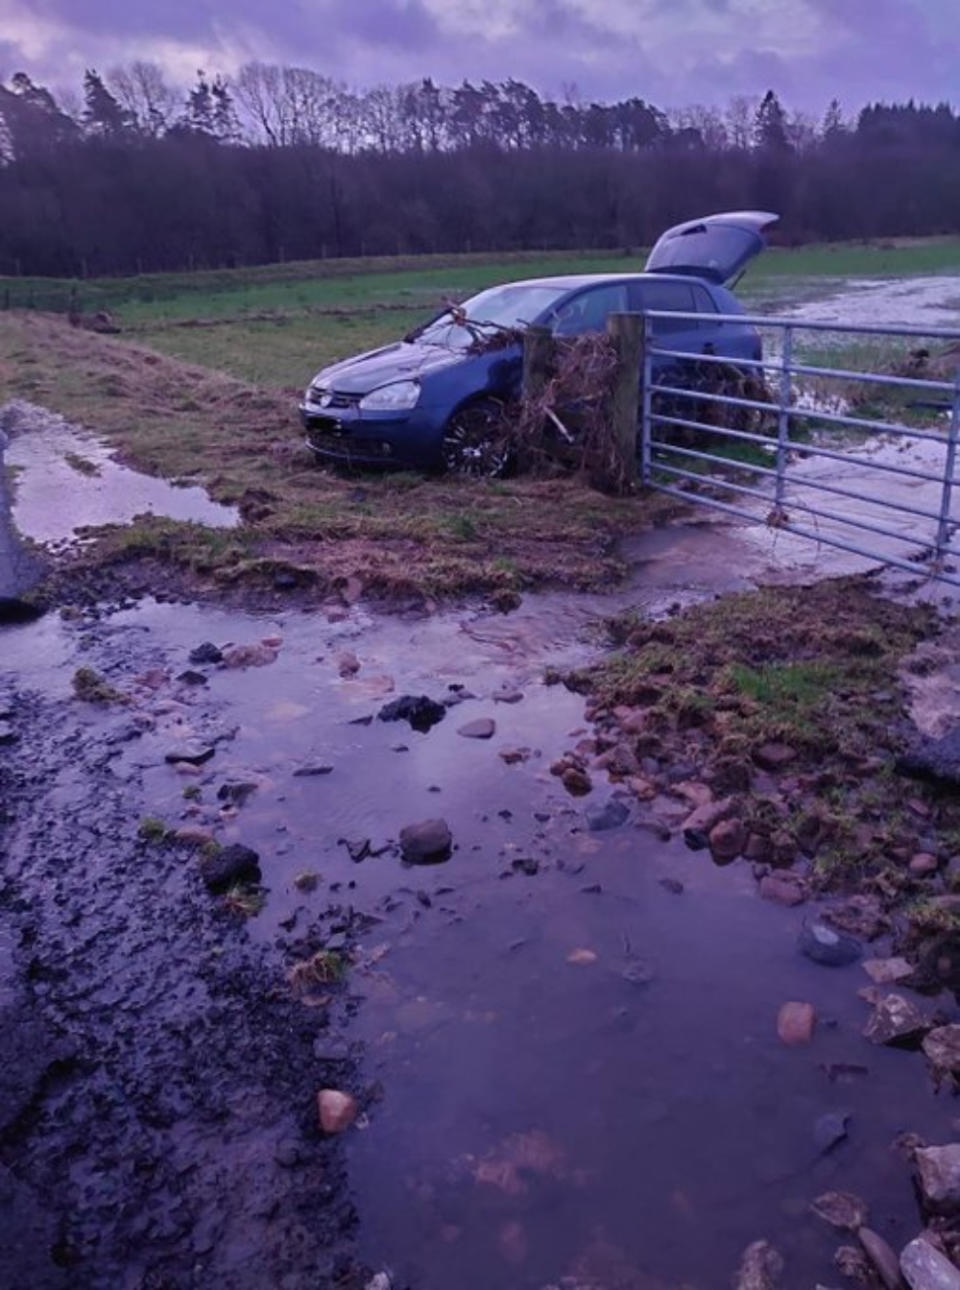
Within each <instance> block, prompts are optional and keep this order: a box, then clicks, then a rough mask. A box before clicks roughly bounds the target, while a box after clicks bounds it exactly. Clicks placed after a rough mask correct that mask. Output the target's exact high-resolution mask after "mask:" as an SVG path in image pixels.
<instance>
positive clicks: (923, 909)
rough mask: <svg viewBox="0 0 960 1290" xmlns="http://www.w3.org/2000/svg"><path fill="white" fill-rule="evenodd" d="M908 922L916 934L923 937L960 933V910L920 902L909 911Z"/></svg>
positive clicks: (929, 902) (926, 901) (925, 901)
mask: <svg viewBox="0 0 960 1290" xmlns="http://www.w3.org/2000/svg"><path fill="white" fill-rule="evenodd" d="M907 921H908V922H909V924H910V928H911V930H912V931H914V932H918V933H920V934H922V935H931V934H940V933H943V932H953V933H956V932H960V910H955V909H950V908H946V907H944V906H943V905H935V904H934V903H933V901H929V900H919V901H917V903H916V904H915V905H911V906H910V908H909V909H908V910H907Z"/></svg>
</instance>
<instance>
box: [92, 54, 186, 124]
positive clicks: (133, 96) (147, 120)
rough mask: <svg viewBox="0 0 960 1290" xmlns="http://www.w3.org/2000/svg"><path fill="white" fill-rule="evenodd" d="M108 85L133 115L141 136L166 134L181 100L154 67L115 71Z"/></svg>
mask: <svg viewBox="0 0 960 1290" xmlns="http://www.w3.org/2000/svg"><path fill="white" fill-rule="evenodd" d="M106 81H107V85H108V87H109V88H110V90H111V91H112V92H113V94H114V95H116V97H117V98H118V99H119V101H120V103H121V104H122V105H123V106H124V107H125V108H126V109H127V111H128V112H131V113H132V114H133V117H134V120H135V121H136V123H137V128H138V129H139V130H140V132H141V133H142V134H146V135H149V136H151V137H152V138H158V137H159V136H160V135H162V134H164V133H166V131H167V129H168V128H169V126H170V124H171V123H172V121H173V120H174V118H175V116H176V114H177V111H178V110H179V107H180V96H179V94H178V93H177V91H176V90H175V89H172V88H171V87H170V86H169V85H168V84H167V81H166V79H165V77H164V74H163V71H162V70H161V68H160V67H159V66H158V65H157V64H156V63H145V62H140V61H138V62H135V63H130V64H129V65H128V66H126V67H114V68H113V69H112V70H111V71H110V72H109V73H108V74H107V78H106Z"/></svg>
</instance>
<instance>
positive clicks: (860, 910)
mask: <svg viewBox="0 0 960 1290" xmlns="http://www.w3.org/2000/svg"><path fill="white" fill-rule="evenodd" d="M823 921H824V922H825V923H829V924H830V926H831V927H835V928H837V929H838V930H839V931H841V932H849V933H850V935H851V936H859V937H860V938H861V939H862V940H865V941H872V940H875V939H876V938H877V937H878V936H881V935H882V934H883V933H884V932H886V931H888V930H889V927H890V920H889V919H888V918H887V916H886V915H885V914H884V912H883V908H882V906H881V904H880V901H879V899H878V897H876V896H866V895H860V896H850V897H848V899H847V900H844V901H841V902H840V903H839V904H836V905H831V906H829V908H827V909H825V910H824V911H823Z"/></svg>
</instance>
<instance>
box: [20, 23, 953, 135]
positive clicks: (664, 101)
mask: <svg viewBox="0 0 960 1290" xmlns="http://www.w3.org/2000/svg"><path fill="white" fill-rule="evenodd" d="M957 9H958V0H0V78H5V77H7V76H9V75H10V74H11V73H12V72H14V71H17V70H21V69H22V70H25V71H28V72H29V73H31V74H32V75H34V76H35V77H37V78H39V79H42V80H43V81H45V82H47V83H50V84H53V85H56V86H61V85H64V84H68V83H70V82H73V83H76V82H78V81H79V78H80V76H81V75H82V72H83V69H84V67H87V66H94V67H96V68H97V69H98V70H101V71H106V70H107V69H109V68H110V67H112V66H114V65H116V64H117V63H122V62H129V61H132V60H133V59H137V58H140V59H149V60H154V61H156V62H159V63H161V64H162V65H163V66H164V67H165V68H166V69H167V70H168V72H169V73H170V75H171V76H172V77H173V78H174V79H178V80H183V81H189V80H191V79H192V78H193V75H194V73H195V71H196V69H197V68H199V67H204V68H206V69H207V70H208V71H211V72H212V71H217V70H219V71H223V72H225V73H229V72H230V71H231V70H233V69H234V68H236V67H237V66H238V65H240V64H241V63H243V62H246V61H248V60H250V59H260V60H262V61H268V62H270V61H276V62H284V63H293V64H298V65H301V66H309V67H312V68H315V69H317V70H319V71H322V72H325V73H327V74H329V75H333V76H336V77H337V78H339V79H343V80H346V81H348V82H350V83H353V84H358V85H370V84H374V83H377V82H380V81H398V80H410V79H414V78H418V77H421V76H432V77H434V78H435V79H437V80H441V81H444V82H448V83H449V82H456V81H459V80H461V79H463V78H464V77H469V78H481V77H489V78H491V79H497V80H499V79H503V78H505V77H508V76H515V77H518V78H520V79H522V80H526V81H528V82H529V83H530V84H533V85H535V86H536V87H537V88H538V89H540V90H541V91H542V92H545V93H548V94H554V95H557V96H559V95H560V94H561V92H562V90H563V88H564V87H565V86H568V85H571V84H575V85H576V86H577V88H578V90H579V91H580V93H581V95H582V96H584V97H595V98H601V99H612V98H618V97H621V96H623V95H632V94H637V95H639V96H641V97H643V98H646V99H648V100H651V101H653V102H655V103H657V104H658V105H662V106H665V107H677V106H682V105H685V104H691V103H696V102H702V103H723V102H725V101H726V100H728V99H729V98H730V97H731V96H732V95H735V94H758V93H762V92H763V91H764V90H766V89H767V88H769V87H773V88H775V89H776V90H777V91H778V92H779V93H780V94H781V95H782V96H783V97H784V99H785V100H786V101H787V102H788V103H789V104H790V105H791V106H792V107H794V108H801V109H806V110H809V111H816V112H819V111H820V110H821V109H822V107H823V106H824V105H825V104H826V102H827V101H828V100H829V99H830V98H832V97H834V96H836V97H838V98H839V99H840V100H841V102H842V103H843V104H844V106H845V108H847V109H848V110H850V111H853V110H854V109H856V108H858V107H859V106H860V105H861V104H862V103H863V102H864V101H865V100H867V99H877V98H885V99H905V98H909V97H911V96H912V97H915V98H918V99H921V100H924V101H931V100H934V101H935V100H939V99H949V100H950V101H951V102H955V103H956V102H958V101H960V23H958V21H957V18H958V12H957Z"/></svg>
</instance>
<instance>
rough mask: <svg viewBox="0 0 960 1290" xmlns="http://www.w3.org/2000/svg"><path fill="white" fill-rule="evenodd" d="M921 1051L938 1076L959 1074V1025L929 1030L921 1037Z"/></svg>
mask: <svg viewBox="0 0 960 1290" xmlns="http://www.w3.org/2000/svg"><path fill="white" fill-rule="evenodd" d="M923 1051H924V1054H925V1055H926V1058H927V1060H928V1061H929V1063H930V1065H931V1066H932V1067H933V1070H934V1074H935V1075H937V1076H938V1077H939V1076H941V1075H960V1025H956V1024H954V1025H950V1026H938V1027H937V1028H936V1030H931V1031H930V1033H929V1034H928V1035H924V1037H923Z"/></svg>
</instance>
